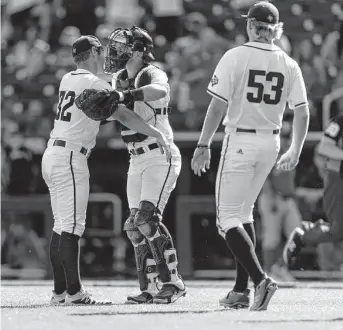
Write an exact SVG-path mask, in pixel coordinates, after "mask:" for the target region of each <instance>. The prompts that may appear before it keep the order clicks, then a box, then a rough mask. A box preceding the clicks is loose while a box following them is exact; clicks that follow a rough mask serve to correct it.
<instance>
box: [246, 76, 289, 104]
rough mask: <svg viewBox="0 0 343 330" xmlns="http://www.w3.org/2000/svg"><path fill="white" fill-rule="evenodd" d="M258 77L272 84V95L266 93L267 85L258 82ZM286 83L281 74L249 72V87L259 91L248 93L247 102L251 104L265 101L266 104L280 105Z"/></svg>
mask: <svg viewBox="0 0 343 330" xmlns="http://www.w3.org/2000/svg"><path fill="white" fill-rule="evenodd" d="M257 77H261V78H262V79H263V80H265V81H269V82H271V83H272V84H271V87H270V93H269V92H268V93H266V92H265V91H264V89H265V85H264V84H263V83H262V82H258V81H256V80H257V79H256V78H257ZM261 78H260V79H261ZM260 81H261V80H260ZM284 82H285V77H284V75H283V74H282V73H280V72H273V71H270V72H266V71H262V70H249V79H248V87H253V88H256V89H257V91H256V92H255V93H247V100H248V101H249V102H251V103H261V102H262V101H263V102H264V103H266V104H274V105H275V104H278V103H279V102H280V99H281V95H282V88H283V85H284Z"/></svg>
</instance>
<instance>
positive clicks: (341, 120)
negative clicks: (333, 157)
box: [324, 115, 343, 143]
mask: <svg viewBox="0 0 343 330" xmlns="http://www.w3.org/2000/svg"><path fill="white" fill-rule="evenodd" d="M324 136H325V137H327V138H329V139H332V140H334V141H335V142H336V143H338V142H339V140H340V139H341V138H343V115H339V116H337V117H335V118H334V119H333V120H332V121H331V122H330V123H329V125H328V127H327V128H326V129H325V131H324Z"/></svg>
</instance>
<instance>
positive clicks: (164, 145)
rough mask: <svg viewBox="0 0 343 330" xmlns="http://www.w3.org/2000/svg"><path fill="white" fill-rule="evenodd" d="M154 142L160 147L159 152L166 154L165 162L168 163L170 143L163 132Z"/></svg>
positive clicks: (169, 159)
mask: <svg viewBox="0 0 343 330" xmlns="http://www.w3.org/2000/svg"><path fill="white" fill-rule="evenodd" d="M156 143H157V144H158V146H159V147H160V151H161V154H162V155H163V154H164V153H165V154H166V159H167V162H168V163H169V162H170V161H171V158H172V154H171V151H170V143H169V142H168V140H167V138H166V137H165V136H164V134H162V133H161V136H160V137H159V138H157V139H156Z"/></svg>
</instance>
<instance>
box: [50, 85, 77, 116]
mask: <svg viewBox="0 0 343 330" xmlns="http://www.w3.org/2000/svg"><path fill="white" fill-rule="evenodd" d="M59 97H60V100H59V102H58V105H57V113H56V117H55V120H62V121H67V122H70V120H71V113H70V112H67V110H68V109H69V108H70V107H71V106H72V105H73V104H74V100H75V92H73V91H61V92H60V95H59Z"/></svg>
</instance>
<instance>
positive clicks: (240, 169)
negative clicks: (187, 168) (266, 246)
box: [192, 1, 309, 311]
mask: <svg viewBox="0 0 343 330" xmlns="http://www.w3.org/2000/svg"><path fill="white" fill-rule="evenodd" d="M243 17H246V18H247V25H246V27H247V33H248V36H249V42H248V43H246V44H244V45H242V46H239V47H236V48H233V49H231V50H229V51H228V52H226V54H224V56H223V57H222V59H221V60H220V61H219V63H218V65H217V68H216V70H215V72H214V75H213V78H212V80H211V82H210V84H209V86H208V93H209V94H210V95H212V96H213V97H212V100H211V103H210V105H209V108H208V111H207V115H206V118H205V121H204V125H203V129H202V132H201V136H200V139H199V142H198V145H197V148H196V150H195V152H194V155H193V159H192V169H193V171H194V173H195V174H197V175H201V173H202V172H205V171H206V169H208V168H209V166H210V160H211V153H210V150H211V149H210V144H211V140H212V137H213V135H214V133H215V132H216V130H217V128H218V126H219V124H220V122H221V119H222V118H223V116H224V114H225V119H224V122H223V124H224V126H225V138H224V141H223V146H222V152H221V159H220V164H219V169H218V172H217V182H216V206H217V227H218V230H219V233H220V235H221V236H222V237H223V238H224V239H225V240H226V242H227V244H228V246H229V248H230V250H231V251H232V253H233V254H234V256H235V258H236V267H237V277H236V283H235V286H234V288H233V290H232V291H230V292H229V293H228V295H227V296H226V297H224V298H223V299H221V300H220V304H221V305H223V306H226V307H248V306H249V290H248V278H249V276H250V277H251V279H252V281H253V283H254V287H255V297H254V301H253V303H252V306H251V307H250V310H254V311H255V310H265V309H267V306H268V303H269V301H270V299H271V297H272V296H273V294H274V292H275V291H276V289H277V284H276V283H275V281H274V280H273V279H271V278H270V277H268V276H267V275H266V274H265V273H264V271H263V269H262V267H261V265H260V263H259V261H258V258H257V256H256V253H255V233H254V225H253V221H254V219H253V212H252V211H253V207H254V203H255V201H256V199H257V196H258V194H259V192H260V190H261V188H262V186H263V184H264V182H265V180H266V178H267V176H268V174H269V173H270V171H271V169H272V168H273V166H274V165H275V162H276V160H277V157H278V153H279V148H280V138H279V132H280V128H281V125H282V117H283V113H284V110H285V107H286V103H287V102H288V106H289V108H290V109H293V110H294V122H293V138H292V143H291V146H290V148H289V150H288V151H287V152H286V153H285V154H283V155H282V156H281V157H280V159H279V160H278V162H277V164H276V168H278V169H279V170H290V169H293V168H294V167H295V166H296V165H297V163H298V160H299V156H300V153H301V151H302V148H303V143H304V140H305V137H306V134H307V130H308V122H309V109H308V103H307V96H306V90H305V85H304V81H303V77H302V73H301V71H300V69H299V66H298V64H297V63H296V62H295V61H294V60H292V59H291V58H290V57H289V56H287V55H286V54H285V53H284V52H283V51H282V50H281V49H280V48H279V47H277V46H275V45H274V42H273V41H274V40H275V39H278V38H280V37H281V35H282V32H283V29H282V27H283V23H280V22H279V12H278V10H277V8H276V7H275V6H274V5H272V4H271V3H269V2H267V1H262V2H258V3H255V4H254V5H253V6H252V7H251V8H250V9H249V12H248V14H247V15H244V16H243Z"/></svg>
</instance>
